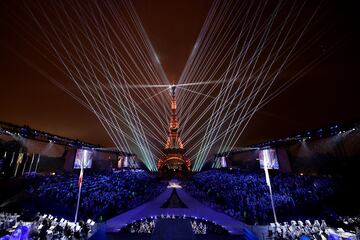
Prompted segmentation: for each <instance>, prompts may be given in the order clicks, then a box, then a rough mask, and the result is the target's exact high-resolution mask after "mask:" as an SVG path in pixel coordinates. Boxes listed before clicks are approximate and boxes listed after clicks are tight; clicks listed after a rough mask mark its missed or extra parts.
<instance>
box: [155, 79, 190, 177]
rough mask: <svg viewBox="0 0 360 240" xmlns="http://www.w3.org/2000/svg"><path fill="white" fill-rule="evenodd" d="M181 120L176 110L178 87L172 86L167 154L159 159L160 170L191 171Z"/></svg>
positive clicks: (165, 149) (165, 150)
mask: <svg viewBox="0 0 360 240" xmlns="http://www.w3.org/2000/svg"><path fill="white" fill-rule="evenodd" d="M178 130H179V121H178V119H177V112H176V87H175V86H172V87H171V117H170V124H169V135H168V137H167V140H166V143H165V148H164V153H165V156H164V157H162V158H160V159H159V161H158V170H159V171H164V170H173V171H175V170H187V171H190V165H191V162H190V159H189V158H188V157H187V156H185V148H184V145H183V143H182V141H181V138H180V136H179V133H178Z"/></svg>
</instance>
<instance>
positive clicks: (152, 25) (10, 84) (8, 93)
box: [0, 0, 360, 147]
mask: <svg viewBox="0 0 360 240" xmlns="http://www.w3.org/2000/svg"><path fill="white" fill-rule="evenodd" d="M22 2H23V1H11V0H3V1H1V3H0V32H1V42H0V55H1V60H0V61H1V63H0V72H1V77H0V82H1V101H0V120H2V121H6V122H10V123H15V124H19V125H24V124H25V125H29V126H31V127H32V128H35V129H40V130H43V131H48V132H50V133H54V134H58V135H62V136H67V137H71V138H76V139H81V140H84V141H88V142H91V143H95V144H101V145H104V146H107V147H110V146H113V143H112V142H111V140H110V139H109V137H108V136H107V134H106V132H105V131H104V129H103V127H102V126H101V125H100V123H99V122H98V120H97V118H96V117H95V116H94V115H93V114H92V113H91V112H90V111H88V110H87V109H85V108H84V107H83V106H81V105H80V104H78V103H77V102H76V101H75V100H74V99H73V98H71V97H70V96H69V95H67V94H66V93H65V92H63V91H62V90H60V89H59V88H58V87H56V86H55V85H53V84H52V83H51V82H50V81H48V80H47V79H46V78H45V77H44V76H43V75H41V74H39V72H38V71H37V70H36V69H34V67H32V66H29V64H27V63H26V62H24V59H25V60H27V61H30V62H31V63H33V64H34V65H36V66H38V68H39V69H42V70H44V71H45V72H47V73H48V74H49V75H50V76H52V77H54V78H56V79H61V78H64V76H63V75H62V74H61V73H60V72H59V71H58V70H56V69H55V68H54V67H53V66H52V65H51V64H49V63H48V62H46V61H45V60H44V59H43V58H41V57H40V56H39V54H38V53H37V52H36V51H34V49H33V48H32V47H31V46H29V44H27V43H26V42H25V41H24V37H25V38H27V33H25V30H28V29H26V28H24V25H23V24H22V21H28V20H27V18H26V16H25V14H24V13H23V11H22V10H21V3H22ZM27 2H28V3H29V4H31V2H32V1H27ZM50 2H51V1H50ZM325 2H326V4H325V6H326V7H324V9H320V12H321V13H323V14H322V19H321V21H320V23H319V24H318V26H317V28H318V30H319V31H320V30H321V29H322V27H325V26H326V24H327V23H329V24H331V31H329V32H328V33H327V34H326V35H325V36H324V37H323V38H322V39H321V40H320V41H319V42H317V43H315V44H314V49H315V50H314V51H315V53H317V52H320V53H326V51H330V50H329V49H332V46H334V45H335V44H336V43H339V44H338V45H336V48H335V51H334V52H333V53H332V54H331V55H330V56H329V57H328V58H326V59H325V60H323V61H322V62H321V63H320V64H319V65H318V66H316V67H315V68H314V69H313V70H312V71H310V72H309V73H307V74H306V75H305V76H304V77H302V78H301V79H300V80H299V81H298V82H296V84H294V85H292V86H291V87H290V88H289V89H288V90H287V91H285V92H284V93H282V94H281V95H280V96H278V97H277V98H276V99H274V100H273V101H271V102H270V103H269V104H268V105H266V106H265V107H264V108H262V109H261V110H259V111H258V112H257V113H256V114H255V116H254V118H253V119H252V120H251V122H250V123H249V125H248V126H247V128H246V130H245V132H244V134H243V136H242V137H241V139H240V140H239V142H238V146H245V145H249V144H254V143H257V142H261V141H265V140H269V139H273V138H279V137H285V136H288V135H294V134H296V133H297V132H301V131H304V130H307V129H313V128H317V127H321V126H324V125H329V124H332V123H341V122H349V121H350V122H353V121H358V120H359V119H360V111H359V103H360V97H359V87H358V86H359V84H358V82H359V80H360V79H359V67H360V64H359V56H360V52H359V43H360V39H359V31H360V28H359V26H360V25H359V23H360V22H359V16H358V12H359V9H358V7H356V6H355V4H353V2H356V1H353V2H350V1H340V0H339V1H334V0H330V1H325ZM210 5H211V1H207V0H197V1H193V0H173V1H168V0H136V1H134V6H135V8H136V10H137V13H138V15H139V16H140V18H141V20H142V23H143V26H144V28H145V30H146V32H147V33H148V35H149V38H150V40H151V42H152V44H153V46H154V48H155V50H156V52H157V54H158V56H159V58H160V60H161V63H162V65H163V68H164V70H165V72H166V74H167V76H168V78H169V80H170V81H174V82H176V81H177V79H179V77H180V74H181V72H182V70H183V68H184V65H185V63H186V61H187V58H188V56H189V54H190V52H191V49H192V48H193V46H194V43H195V41H196V38H197V36H198V34H199V32H200V30H201V27H202V24H203V22H204V20H205V17H206V15H207V13H208V10H209V8H210ZM28 23H29V24H30V26H31V24H32V23H31V22H28ZM35 33H36V32H35ZM21 36H22V37H21ZM27 39H28V40H29V41H30V42H31V41H32V40H31V39H30V38H27ZM312 54H314V52H310V53H307V54H305V55H304V56H302V58H301V61H304V62H306V61H310V60H311V57H312ZM291 74H293V73H292V72H291V70H289V71H287V72H286V73H285V76H286V75H288V76H291Z"/></svg>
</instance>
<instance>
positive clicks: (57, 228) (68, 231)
mask: <svg viewBox="0 0 360 240" xmlns="http://www.w3.org/2000/svg"><path fill="white" fill-rule="evenodd" d="M2 216H4V217H3V218H1V220H0V221H1V224H2V226H3V228H2V234H1V235H0V236H3V237H1V238H0V240H7V239H33V240H37V239H39V240H42V239H64V240H66V239H88V238H89V237H90V236H91V235H92V234H93V233H94V232H95V231H96V224H95V222H94V221H93V220H91V219H88V220H87V221H86V222H83V221H80V222H78V223H76V224H75V223H73V222H70V221H68V220H65V219H58V218H56V217H54V216H52V215H50V214H43V215H40V214H38V215H37V216H36V217H35V218H34V219H33V220H32V221H22V220H19V221H18V220H17V219H18V218H21V215H18V214H9V213H2V214H0V217H2ZM4 227H7V228H6V229H4Z"/></svg>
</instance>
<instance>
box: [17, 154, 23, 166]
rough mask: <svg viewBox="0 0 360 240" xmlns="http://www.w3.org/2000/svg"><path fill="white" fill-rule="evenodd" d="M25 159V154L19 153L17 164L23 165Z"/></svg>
mask: <svg viewBox="0 0 360 240" xmlns="http://www.w3.org/2000/svg"><path fill="white" fill-rule="evenodd" d="M23 157H24V154H23V153H19V155H18V159H17V161H16V164H17V165H20V164H21V162H22V160H23Z"/></svg>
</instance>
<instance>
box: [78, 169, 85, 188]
mask: <svg viewBox="0 0 360 240" xmlns="http://www.w3.org/2000/svg"><path fill="white" fill-rule="evenodd" d="M83 176H84V169H83V168H81V169H80V176H79V182H78V183H79V188H80V187H81V185H82V181H83Z"/></svg>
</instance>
